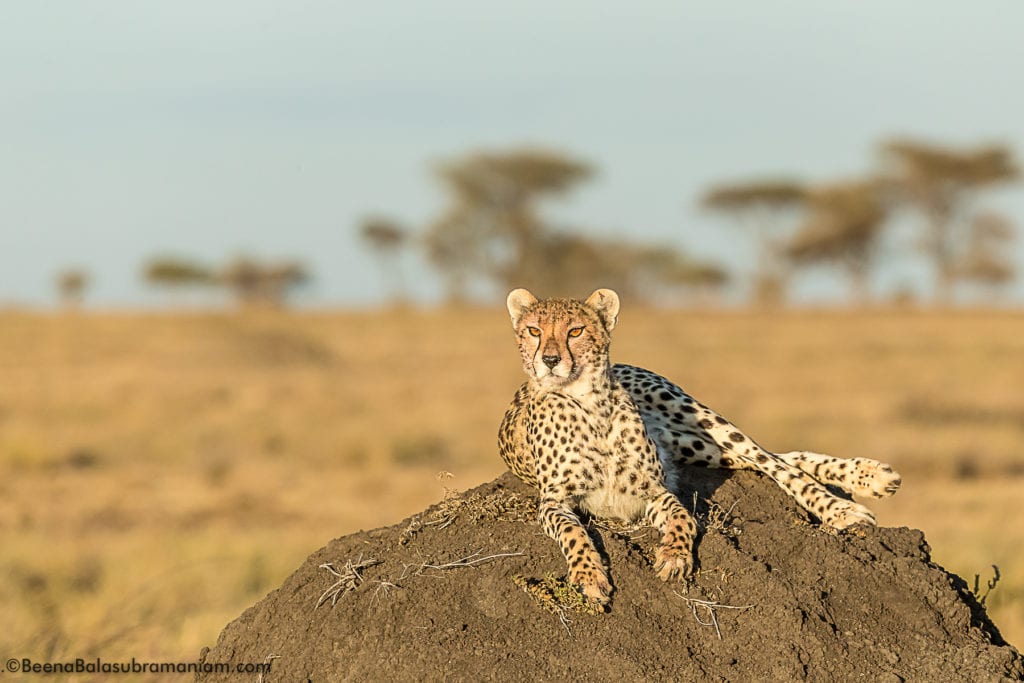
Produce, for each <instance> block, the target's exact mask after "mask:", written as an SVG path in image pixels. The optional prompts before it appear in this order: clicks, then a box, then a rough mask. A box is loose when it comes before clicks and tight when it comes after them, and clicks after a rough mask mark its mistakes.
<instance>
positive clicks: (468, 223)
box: [55, 138, 1019, 308]
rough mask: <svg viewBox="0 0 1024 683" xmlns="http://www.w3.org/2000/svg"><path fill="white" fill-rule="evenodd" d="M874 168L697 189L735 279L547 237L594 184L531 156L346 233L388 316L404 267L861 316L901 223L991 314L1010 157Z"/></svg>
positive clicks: (452, 163)
mask: <svg viewBox="0 0 1024 683" xmlns="http://www.w3.org/2000/svg"><path fill="white" fill-rule="evenodd" d="M877 159H878V163H877V167H876V168H875V169H873V170H871V171H869V172H867V173H865V174H863V175H862V176H861V177H854V178H846V179H841V180H833V181H821V182H803V181H800V180H796V179H793V178H787V177H783V176H778V177H774V178H762V179H754V180H745V181H744V180H738V181H726V182H721V183H716V184H714V185H712V186H711V187H709V188H708V189H707V191H706V192H704V193H703V194H702V196H701V197H699V205H700V206H701V207H702V208H703V209H704V210H706V211H707V212H709V213H710V214H714V215H718V216H722V217H724V218H727V219H728V221H729V222H730V223H734V224H735V225H736V226H738V227H739V228H740V229H741V230H742V231H743V233H745V235H744V237H743V238H744V239H750V240H752V241H753V247H754V254H755V266H754V268H753V270H752V272H751V273H737V272H733V271H731V270H730V269H729V268H728V267H726V266H725V265H723V264H721V263H717V262H714V261H711V260H708V259H703V258H697V257H695V256H693V255H691V254H689V253H688V252H686V251H684V250H683V249H681V248H679V247H678V246H676V245H674V244H664V243H662V244H657V243H649V242H644V241H641V240H638V239H634V238H632V237H630V236H618V237H612V236H600V235H599V234H597V233H595V232H594V230H593V229H585V228H579V227H572V226H565V225H560V224H557V223H555V222H552V221H551V220H550V219H548V218H546V217H545V216H544V212H543V210H542V209H543V207H544V205H545V204H546V203H549V202H551V201H553V200H555V199H558V198H561V197H564V196H566V195H568V194H569V193H571V192H572V191H573V190H575V189H576V188H578V187H579V186H580V185H582V184H583V183H585V182H586V181H588V180H589V179H590V178H592V177H593V175H594V172H595V171H594V168H593V167H592V166H591V165H590V164H588V163H586V162H584V161H582V160H580V159H576V158H573V157H572V156H569V155H566V154H561V153H558V152H554V151H550V150H543V149H513V150H509V151H489V152H477V153H472V154H467V155H464V156H461V157H458V158H455V159H452V160H449V161H447V162H445V163H442V164H440V165H438V166H437V167H436V168H435V173H436V175H437V177H438V178H439V179H440V180H441V182H442V185H443V187H444V189H445V191H446V193H447V196H448V201H447V205H446V206H445V208H444V209H443V211H442V212H441V213H440V214H439V215H438V216H435V217H434V218H432V219H430V220H428V221H426V222H425V224H424V225H423V226H421V227H419V228H418V229H416V230H413V229H411V228H409V227H407V226H405V225H402V224H401V223H400V222H398V221H396V220H393V219H391V218H389V217H388V216H386V215H383V214H380V215H373V216H369V217H367V218H364V219H363V220H362V221H360V222H359V224H358V225H357V226H356V228H357V230H358V234H359V237H360V239H361V240H362V242H363V244H364V246H365V247H366V248H367V249H369V250H370V252H371V253H372V254H373V255H374V256H375V257H376V259H377V261H378V265H379V270H380V273H381V277H382V279H383V284H384V287H385V291H386V292H387V293H388V296H389V298H390V299H391V302H392V303H393V304H402V303H405V302H407V301H408V294H407V292H406V282H405V278H404V276H403V273H402V262H403V257H404V255H405V254H407V253H409V252H415V253H417V254H418V255H419V256H420V257H421V258H423V259H424V260H425V261H426V262H427V263H428V264H429V265H430V266H431V267H432V268H433V269H434V270H435V271H436V272H437V273H438V275H439V276H440V278H441V280H442V282H443V283H444V289H445V295H446V299H447V302H448V303H450V304H461V303H466V302H469V301H471V300H472V299H473V298H474V296H477V295H479V294H480V293H481V292H484V293H486V294H493V293H494V292H504V291H507V290H509V289H512V288H514V287H519V286H527V287H530V288H532V289H535V290H536V291H539V292H543V293H545V294H547V295H579V294H580V293H581V292H585V291H589V290H592V289H596V288H598V287H612V288H614V289H617V290H618V291H619V292H620V293H621V294H623V295H625V296H627V297H629V298H631V299H633V300H636V301H645V302H648V303H659V304H666V303H667V304H678V303H683V302H690V303H692V302H699V303H702V304H704V305H712V304H714V303H716V302H718V301H720V300H721V298H722V296H723V294H724V292H725V290H726V287H727V286H729V285H731V284H732V283H733V282H735V281H737V280H743V279H745V280H747V281H748V282H747V284H746V288H747V290H748V291H749V300H750V301H751V303H754V304H758V305H779V304H783V303H785V302H786V300H787V298H788V292H789V289H790V287H791V280H792V279H793V277H794V276H795V275H797V274H799V272H800V271H802V270H807V269H811V268H821V267H825V268H829V269H831V270H833V271H835V272H837V273H840V274H842V276H843V277H844V278H845V279H846V280H847V281H848V288H849V300H850V301H851V302H852V303H855V304H858V305H863V304H867V303H870V302H871V301H872V290H871V281H872V276H873V274H874V272H875V270H876V268H877V267H878V266H879V264H880V263H881V262H882V260H883V259H884V258H885V257H887V256H891V255H892V254H893V253H894V252H895V253H896V255H898V256H901V257H902V256H905V255H906V252H907V251H911V250H907V249H897V250H894V249H892V248H891V245H889V244H888V243H887V242H891V241H892V240H887V238H888V236H889V233H891V232H893V230H894V225H896V224H897V223H898V221H899V220H900V219H903V220H904V222H905V223H906V222H908V219H909V222H910V223H911V224H913V225H914V226H915V229H916V231H917V240H916V241H915V243H914V246H913V248H912V251H916V252H917V253H918V254H919V255H920V256H922V257H924V258H925V259H926V260H927V261H929V262H930V265H931V269H932V272H933V274H934V283H933V294H934V302H935V303H936V304H937V305H940V306H946V305H950V304H952V303H953V302H954V301H955V300H956V296H957V292H958V291H959V290H961V289H970V288H973V292H974V294H975V296H981V297H984V300H985V301H988V302H992V301H995V300H998V299H999V297H1000V295H1001V293H1002V292H1003V291H1004V290H1005V289H1006V288H1007V286H1008V285H1009V284H1011V283H1012V282H1013V281H1014V279H1015V278H1016V275H1017V264H1016V263H1014V261H1013V259H1012V258H1011V257H1010V256H1009V253H1010V247H1011V243H1012V242H1013V240H1014V238H1015V228H1014V225H1013V222H1012V221H1011V220H1010V219H1009V218H1008V217H1007V216H1003V215H1001V214H999V213H996V212H994V211H993V210H991V209H988V208H986V207H985V206H984V205H983V203H982V199H983V198H984V195H985V194H986V193H987V192H989V191H990V190H992V189H994V188H996V187H998V186H1000V185H1003V184H1006V183H1009V182H1012V181H1015V180H1017V178H1018V176H1019V169H1018V167H1017V164H1016V161H1015V160H1014V158H1013V154H1012V152H1011V150H1010V149H1009V148H1007V147H1006V146H1002V145H987V146H978V147H973V148H953V147H948V146H943V145H938V144H933V143H929V142H923V141H921V140H915V139H911V138H897V139H891V140H888V141H885V142H884V143H883V144H882V145H880V146H879V154H878V157H877ZM142 277H143V279H144V280H145V281H146V282H147V283H149V284H151V285H154V286H157V287H161V288H164V289H167V290H178V291H187V290H205V291H209V290H219V291H222V292H225V293H228V294H229V295H230V296H232V297H233V298H234V299H235V300H236V301H237V302H238V303H239V304H241V305H245V306H251V305H264V306H267V305H269V306H284V305H286V303H287V301H288V298H289V296H290V295H291V294H292V293H293V292H294V291H295V290H297V289H298V288H299V287H301V286H302V285H304V284H306V283H307V282H308V281H309V280H310V274H309V271H308V270H307V268H306V266H305V265H304V264H303V263H301V262H299V261H293V260H284V261H261V260H256V259H252V258H247V257H239V258H236V259H234V260H231V261H229V262H227V263H225V264H223V265H221V266H216V267H214V266H209V265H206V264H201V263H198V262H196V261H194V260H192V259H188V258H182V257H172V256H161V257H156V258H153V259H152V260H150V261H149V262H148V263H147V264H145V266H144V269H143V273H142ZM90 283H91V277H90V275H89V273H88V272H87V271H86V270H84V269H82V268H77V267H76V268H68V269H66V270H63V271H61V272H59V273H58V274H57V275H56V278H55V285H56V288H57V291H58V295H59V297H60V300H61V301H62V302H63V304H64V305H65V307H68V308H74V307H76V306H78V305H79V303H80V302H81V301H82V299H83V297H84V295H85V292H86V290H87V288H88V286H89V285H90Z"/></svg>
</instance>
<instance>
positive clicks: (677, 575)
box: [654, 545, 693, 581]
mask: <svg viewBox="0 0 1024 683" xmlns="http://www.w3.org/2000/svg"><path fill="white" fill-rule="evenodd" d="M654 571H656V572H658V578H659V579H661V580H662V581H671V580H672V579H685V578H686V577H688V576H689V575H690V573H691V572H692V571H693V558H692V557H691V553H690V551H689V550H684V549H683V548H675V547H672V546H669V545H662V546H658V552H657V553H655V555H654Z"/></svg>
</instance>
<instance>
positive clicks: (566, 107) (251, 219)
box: [0, 0, 1024, 306]
mask: <svg viewBox="0 0 1024 683" xmlns="http://www.w3.org/2000/svg"><path fill="white" fill-rule="evenodd" d="M1022 27H1024V4H1022V3H1020V2H1014V1H1012V0H1006V1H1004V2H980V3H961V2H957V3H952V2H930V3H909V2H906V3H893V2H875V1H868V2H839V3H822V2H814V1H812V0H799V1H781V2H771V3H761V2H758V3H755V2H744V3H739V2H708V3H684V2H621V3H612V2H583V1H572V2H560V3H550V2H536V1H533V0H528V1H520V2H516V3H481V2H472V1H469V0H439V1H432V2H422V3H421V2H374V3H355V2H347V3H346V2H308V1H306V2H296V1H291V2H283V1H282V2H269V1H267V0H245V1H244V2H243V1H240V0H238V1H234V0H233V1H230V2H227V1H223V2H194V1H179V2H173V3H171V2H157V1H155V0H151V1H143V0H118V1H115V0H110V1H105V2H88V1H85V0H83V1H81V2H52V1H47V0H33V2H22V3H7V5H6V6H5V8H4V11H3V18H2V21H0V83H2V90H0V136H2V139H3V147H2V153H0V184H2V189H0V302H22V303H29V304H46V303H49V302H51V301H52V300H53V293H52V292H53V286H52V277H53V273H54V272H55V271H56V270H58V269H60V268H61V267H63V266H66V265H69V264H80V265H82V266H85V267H87V268H88V269H89V270H91V271H92V272H93V273H94V275H95V278H96V282H95V286H94V288H93V291H92V294H91V296H90V300H91V301H92V302H94V303H96V304H99V305H125V304H127V305H139V304H148V303H152V302H154V301H158V300H159V299H160V297H159V296H157V295H156V294H155V293H153V292H152V291H149V290H147V289H146V288H145V286H143V285H142V284H141V283H140V281H139V277H138V272H139V267H140V264H141V263H142V261H143V260H144V259H145V258H146V257H147V256H150V255H152V254H154V253H160V252H172V253H179V254H184V255H190V256H194V257H196V258H199V259H204V260H207V261H210V262H218V261H223V260H225V259H226V258H228V257H230V256H232V255H234V254H237V253H241V252H244V253H249V254H253V255H257V256H267V257H278V256H291V257H296V258H301V259H304V260H306V261H307V262H308V263H309V264H310V266H311V268H312V270H313V271H314V272H315V274H316V278H317V279H316V282H315V283H314V285H313V286H312V287H311V288H310V290H309V291H308V292H307V293H306V294H305V296H304V299H303V300H304V301H305V302H307V303H311V304H340V305H346V306H352V305H365V304H372V303H374V302H375V301H377V300H378V299H379V298H380V296H381V287H380V281H379V277H378V274H377V272H376V270H375V269H374V263H373V261H372V259H369V258H368V257H367V255H366V253H365V252H364V251H363V250H362V249H361V248H360V247H359V245H358V242H357V241H356V239H355V235H354V231H353V225H354V224H355V222H356V221H357V220H358V218H359V217H360V216H362V215H365V214H367V213H384V214H388V215H393V216H395V217H397V218H399V219H402V220H404V221H407V222H408V223H409V224H411V225H413V226H419V225H422V224H424V223H425V222H426V221H427V220H428V219H429V218H430V217H431V216H433V215H434V214H435V213H436V212H437V211H438V210H439V209H440V208H441V207H442V206H443V204H444V201H445V197H444V194H443V192H442V188H441V187H440V186H439V185H438V183H437V182H436V181H435V180H434V179H433V178H432V177H431V175H430V164H431V162H436V161H438V160H441V159H445V158H449V157H452V156H454V155H458V154H460V153H462V152H465V151H467V150H469V149H473V148H484V147H488V148H505V147H510V146H513V145H516V144H520V143H529V144H534V145H544V146H551V147H554V148H557V149H561V150H565V151H567V152H570V153H573V154H575V155H577V156H579V157H581V158H583V159H586V160H589V161H591V162H593V163H594V164H595V165H596V166H597V167H598V168H599V170H600V173H599V175H598V176H597V178H596V179H595V180H594V181H593V182H591V183H589V184H587V185H586V186H584V187H582V188H581V189H580V191H578V192H577V193H575V194H574V195H572V196H571V197H569V198H568V199H567V200H565V201H564V202H560V203H558V204H557V205H554V206H552V215H553V216H556V217H558V218H559V219H563V220H565V221H566V222H569V223H572V224H576V225H581V226H588V227H591V228H594V229H596V230H598V231H601V232H605V233H609V232H614V231H621V232H625V231H630V232H632V233H634V234H636V235H639V236H642V237H644V238H649V239H651V240H662V241H671V242H672V243H675V244H677V245H679V246H681V247H684V248H686V249H688V250H690V251H691V252H694V253H697V254H700V255H704V256H708V257H711V258H715V259H718V260H722V261H729V262H733V263H736V264H737V267H738V269H740V270H745V269H748V268H749V267H750V256H751V249H750V245H749V243H748V241H747V240H746V239H744V238H743V235H742V234H740V233H738V232H737V231H735V230H733V229H732V228H731V227H730V226H729V225H727V224H726V223H724V222H721V221H719V220H717V219H716V218H715V217H713V216H708V215H706V214H704V213H702V212H701V211H699V210H698V209H697V208H696V206H695V198H696V196H697V195H698V194H699V193H700V192H701V190H702V189H703V188H704V187H705V186H706V185H707V184H708V183H709V182H712V181H714V180H718V179H734V178H745V177H751V176H758V175H765V174H774V173H786V174H791V175H793V176H796V177H801V178H807V179H829V178H836V177H842V176H847V175H852V174H857V173H860V172H863V171H865V170H867V169H868V168H870V166H871V165H872V163H873V161H874V146H875V144H876V143H877V142H878V141H879V140H880V139H882V138H883V137H885V136H887V135H890V134H894V133H910V134H914V135H918V136H923V137H925V138H927V139H935V140H939V141H946V142H951V143H960V144H974V143H981V142H987V141H999V142H1006V143H1009V144H1011V145H1012V146H1013V147H1014V148H1015V150H1016V152H1017V154H1018V155H1024V88H1022V87H1021V76H1020V74H1021V70H1022V67H1024V40H1022V39H1021V35H1022ZM991 204H992V205H993V206H994V207H996V208H1000V209H1002V210H1004V211H1006V212H1008V213H1010V214H1011V215H1012V216H1013V217H1014V219H1015V220H1016V222H1017V223H1018V224H1021V223H1024V190H1022V188H1021V187H1016V188H1014V189H1012V190H1007V191H1003V192H999V193H998V194H995V195H993V196H992V202H991ZM911 240H912V237H910V236H909V235H908V236H907V237H906V239H905V240H904V241H905V242H908V241H911ZM1015 253H1016V257H1017V261H1018V263H1021V264H1022V266H1024V235H1022V238H1021V239H1020V240H1019V241H1018V243H1017V244H1016V246H1015ZM409 265H410V271H409V279H410V280H411V281H412V282H413V283H414V288H415V289H416V291H417V293H418V295H419V296H420V297H421V298H422V299H424V300H430V299H431V297H433V296H436V294H437V291H438V285H437V281H436V278H435V277H433V276H432V275H431V274H429V273H428V272H427V271H426V270H425V269H424V268H422V267H414V265H415V264H409ZM899 283H911V284H914V285H915V286H922V287H923V286H925V285H926V284H927V270H926V268H925V267H924V266H923V265H922V264H921V262H920V261H919V260H917V261H915V260H912V259H910V260H908V259H896V258H894V259H892V260H891V262H890V263H889V264H888V265H887V266H886V268H885V270H884V272H883V273H882V274H881V277H879V278H878V283H877V284H878V289H879V291H886V290H888V289H891V288H892V287H893V286H895V285H896V284H899ZM524 284H526V285H528V284H529V283H524ZM841 291H842V289H841V283H840V282H839V281H837V280H834V279H833V278H831V277H829V275H828V274H827V273H819V274H817V275H816V276H811V277H807V278H805V279H803V280H802V281H801V283H800V285H799V295H800V297H801V298H802V299H804V300H811V299H820V298H828V297H831V296H835V295H836V294H837V293H838V292H841ZM1015 292H1016V296H1017V299H1018V300H1024V285H1021V284H1018V286H1017V287H1016V289H1015Z"/></svg>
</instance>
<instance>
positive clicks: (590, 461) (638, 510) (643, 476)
mask: <svg viewBox="0 0 1024 683" xmlns="http://www.w3.org/2000/svg"><path fill="white" fill-rule="evenodd" d="M595 431H597V432H598V433H600V434H601V437H599V438H598V439H596V440H595V443H594V448H593V449H592V450H591V451H590V453H589V454H588V455H589V457H587V458H585V459H584V463H586V464H587V465H588V466H589V467H590V468H591V469H592V471H593V472H594V474H595V475H596V476H594V477H593V485H592V486H591V487H590V488H588V489H586V490H584V491H582V492H581V493H582V495H581V496H580V499H579V504H580V507H581V508H583V509H584V510H586V511H587V512H589V513H590V514H592V515H594V516H596V517H600V518H604V519H619V520H623V521H626V522H635V521H636V520H638V519H639V518H640V517H641V516H642V515H643V513H644V510H645V508H646V506H647V496H646V495H644V492H645V491H646V490H649V488H650V486H651V485H653V484H654V483H655V482H654V481H653V479H654V478H655V477H652V470H653V468H652V466H651V465H652V463H647V462H645V454H644V452H643V451H642V449H639V448H636V447H635V446H636V445H637V444H630V443H629V442H628V441H625V440H623V439H622V438H621V434H620V430H619V429H618V428H617V425H614V424H610V425H601V426H600V427H599V428H598V429H596V430H595Z"/></svg>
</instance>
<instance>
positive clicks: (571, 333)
mask: <svg viewBox="0 0 1024 683" xmlns="http://www.w3.org/2000/svg"><path fill="white" fill-rule="evenodd" d="M581 334H583V328H582V327H574V328H572V329H571V330H569V336H570V337H578V336H580V335H581Z"/></svg>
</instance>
